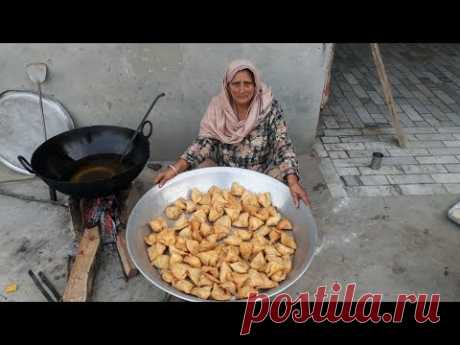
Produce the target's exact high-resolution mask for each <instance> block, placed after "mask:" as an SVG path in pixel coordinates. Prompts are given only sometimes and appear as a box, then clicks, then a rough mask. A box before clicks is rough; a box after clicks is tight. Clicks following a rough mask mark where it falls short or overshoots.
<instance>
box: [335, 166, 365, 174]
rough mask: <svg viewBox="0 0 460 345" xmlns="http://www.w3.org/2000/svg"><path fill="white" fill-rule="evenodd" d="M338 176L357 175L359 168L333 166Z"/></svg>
mask: <svg viewBox="0 0 460 345" xmlns="http://www.w3.org/2000/svg"><path fill="white" fill-rule="evenodd" d="M335 170H336V171H337V174H338V175H339V176H345V175H359V170H358V169H357V168H335Z"/></svg>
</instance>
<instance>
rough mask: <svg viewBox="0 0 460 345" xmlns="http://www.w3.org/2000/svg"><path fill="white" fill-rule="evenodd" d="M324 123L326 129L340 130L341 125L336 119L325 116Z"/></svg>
mask: <svg viewBox="0 0 460 345" xmlns="http://www.w3.org/2000/svg"><path fill="white" fill-rule="evenodd" d="M323 121H324V125H325V126H326V128H340V127H339V124H338V123H337V121H336V120H335V119H334V118H329V117H326V116H324V117H323Z"/></svg>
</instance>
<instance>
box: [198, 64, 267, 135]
mask: <svg viewBox="0 0 460 345" xmlns="http://www.w3.org/2000/svg"><path fill="white" fill-rule="evenodd" d="M244 69H248V70H250V71H251V72H252V74H253V75H254V82H255V90H254V97H253V99H252V101H251V104H250V105H249V110H248V117H247V118H246V119H245V120H243V121H240V120H239V119H238V115H237V114H236V111H235V109H233V107H232V102H231V99H232V97H231V94H230V91H229V90H228V84H229V83H230V82H231V81H232V80H233V78H234V77H235V74H236V73H238V72H240V71H242V70H244ZM272 101H273V96H272V92H271V90H270V89H269V88H268V87H267V86H266V85H265V84H264V83H263V82H262V81H261V80H260V74H259V72H258V71H257V69H256V67H255V66H254V65H253V64H252V63H251V62H250V61H247V60H236V61H233V62H232V63H230V65H229V66H228V68H227V72H226V73H225V76H224V80H223V83H222V91H221V92H220V93H219V95H217V96H216V97H213V99H212V100H211V102H210V103H209V106H208V110H207V111H206V113H205V114H204V116H203V119H202V120H201V124H200V132H199V137H200V138H214V139H218V140H219V141H220V142H222V143H225V144H237V143H239V142H241V141H242V140H243V139H244V138H245V137H246V136H247V135H248V134H249V133H250V132H251V131H252V130H253V129H254V128H255V127H256V126H257V125H258V124H259V123H260V121H261V120H263V119H264V117H265V116H266V115H267V114H268V112H269V111H270V109H271V104H272Z"/></svg>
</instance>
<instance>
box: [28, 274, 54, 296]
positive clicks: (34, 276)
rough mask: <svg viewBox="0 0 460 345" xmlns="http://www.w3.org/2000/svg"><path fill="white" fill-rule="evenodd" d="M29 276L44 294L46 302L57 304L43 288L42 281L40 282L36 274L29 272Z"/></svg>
mask: <svg viewBox="0 0 460 345" xmlns="http://www.w3.org/2000/svg"><path fill="white" fill-rule="evenodd" d="M28 273H29V276H30V277H31V278H32V280H33V281H34V284H35V286H36V287H37V288H38V289H39V290H40V292H41V293H42V294H43V296H45V298H46V300H47V301H48V302H55V300H53V299H52V298H51V296H50V295H49V293H48V292H46V290H45V289H44V288H43V286H42V284H41V283H40V281H39V280H38V278H37V276H36V275H35V273H34V272H32V271H31V270H29V272H28Z"/></svg>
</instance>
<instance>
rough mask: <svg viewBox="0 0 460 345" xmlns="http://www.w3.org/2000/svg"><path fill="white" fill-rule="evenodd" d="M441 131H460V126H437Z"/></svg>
mask: <svg viewBox="0 0 460 345" xmlns="http://www.w3.org/2000/svg"><path fill="white" fill-rule="evenodd" d="M437 130H438V132H439V133H460V127H458V126H457V127H439V128H437Z"/></svg>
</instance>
